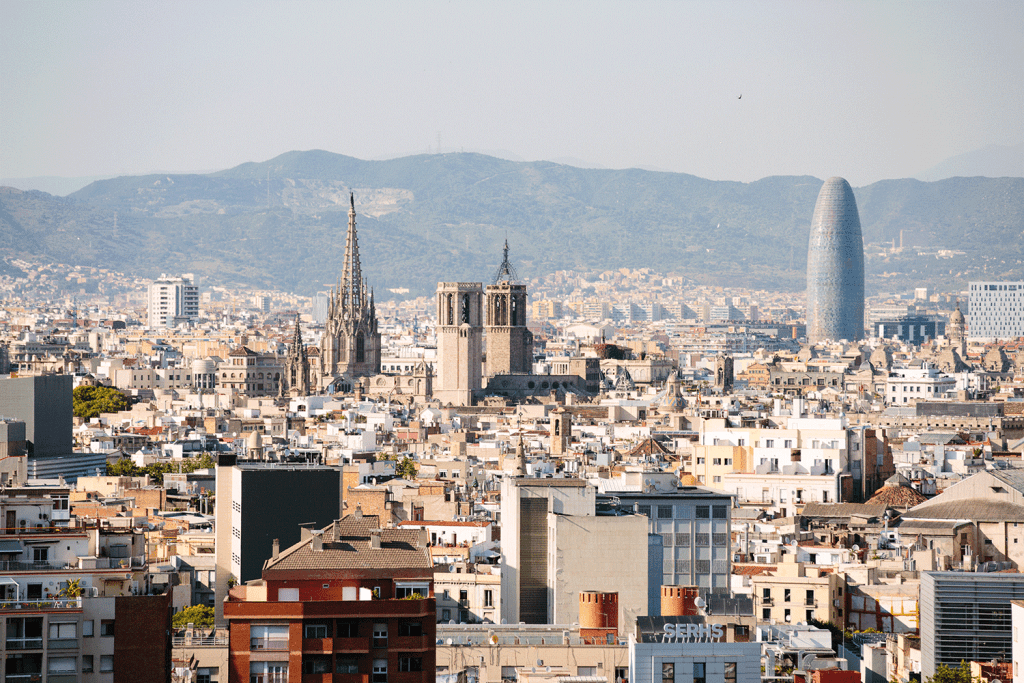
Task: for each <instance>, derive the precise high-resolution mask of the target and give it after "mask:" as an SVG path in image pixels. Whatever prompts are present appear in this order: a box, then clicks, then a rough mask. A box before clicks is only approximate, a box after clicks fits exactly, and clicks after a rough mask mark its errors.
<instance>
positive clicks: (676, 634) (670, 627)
mask: <svg viewBox="0 0 1024 683" xmlns="http://www.w3.org/2000/svg"><path fill="white" fill-rule="evenodd" d="M723 635H725V627H723V626H722V625H721V624H692V623H690V624H672V623H669V624H665V640H664V642H666V643H672V642H688V641H689V642H699V641H707V642H710V641H712V640H718V639H720V638H721V637H722V636H723Z"/></svg>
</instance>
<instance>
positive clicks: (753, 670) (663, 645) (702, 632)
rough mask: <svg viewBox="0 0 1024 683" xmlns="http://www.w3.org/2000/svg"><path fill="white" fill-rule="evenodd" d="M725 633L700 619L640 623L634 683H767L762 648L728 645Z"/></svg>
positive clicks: (634, 643)
mask: <svg viewBox="0 0 1024 683" xmlns="http://www.w3.org/2000/svg"><path fill="white" fill-rule="evenodd" d="M725 633H726V630H725V627H723V626H722V625H721V624H712V623H708V621H707V619H706V617H703V616H700V615H689V616H672V617H643V618H641V619H638V620H637V623H636V633H635V634H631V635H630V638H629V673H630V676H629V680H630V682H631V683H674V682H676V681H686V682H690V681H692V682H693V683H698V682H700V681H703V682H704V683H737V682H739V681H759V680H761V643H756V642H753V643H751V642H727V640H726V638H725Z"/></svg>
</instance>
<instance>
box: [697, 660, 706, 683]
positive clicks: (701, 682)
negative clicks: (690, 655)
mask: <svg viewBox="0 0 1024 683" xmlns="http://www.w3.org/2000/svg"><path fill="white" fill-rule="evenodd" d="M707 681H708V674H707V668H706V667H705V665H704V662H694V663H693V683H707Z"/></svg>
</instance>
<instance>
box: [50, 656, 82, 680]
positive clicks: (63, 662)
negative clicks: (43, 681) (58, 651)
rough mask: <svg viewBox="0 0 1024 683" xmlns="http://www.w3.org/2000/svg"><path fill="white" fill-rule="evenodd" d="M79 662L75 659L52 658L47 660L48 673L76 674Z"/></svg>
mask: <svg viewBox="0 0 1024 683" xmlns="http://www.w3.org/2000/svg"><path fill="white" fill-rule="evenodd" d="M77 668H78V662H77V661H76V658H75V657H50V658H49V659H48V660H46V672H47V673H49V674H71V675H72V676H73V675H74V674H75V671H76V670H77Z"/></svg>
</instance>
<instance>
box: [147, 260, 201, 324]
mask: <svg viewBox="0 0 1024 683" xmlns="http://www.w3.org/2000/svg"><path fill="white" fill-rule="evenodd" d="M148 303H149V327H150V328H151V329H158V328H164V327H175V326H177V325H180V324H181V323H184V322H189V321H192V320H197V319H198V318H199V286H198V285H197V284H196V283H195V277H194V276H193V275H192V274H191V273H185V274H184V275H182V276H181V277H167V276H166V275H161V276H160V279H159V280H156V281H155V282H153V283H152V284H151V285H150V286H149V302H148Z"/></svg>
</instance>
